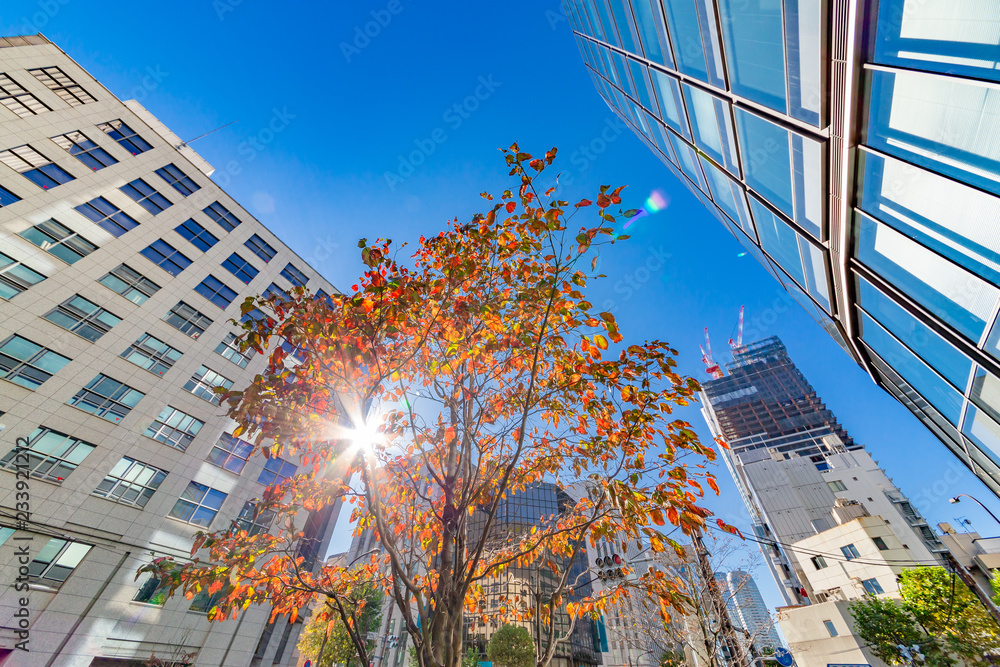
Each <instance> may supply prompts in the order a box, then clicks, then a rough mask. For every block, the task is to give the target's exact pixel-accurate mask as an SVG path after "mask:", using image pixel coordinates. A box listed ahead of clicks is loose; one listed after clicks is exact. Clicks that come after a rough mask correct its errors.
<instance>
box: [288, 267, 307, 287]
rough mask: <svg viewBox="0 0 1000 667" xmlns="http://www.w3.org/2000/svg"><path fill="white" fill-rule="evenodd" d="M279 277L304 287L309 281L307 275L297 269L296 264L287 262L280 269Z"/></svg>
mask: <svg viewBox="0 0 1000 667" xmlns="http://www.w3.org/2000/svg"><path fill="white" fill-rule="evenodd" d="M281 277H282V278H284V279H285V280H287V281H288V282H290V283H291V284H292V285H293V286H295V287H305V286H306V284H307V283H308V282H309V276H307V275H306V274H305V273H303V272H302V271H300V270H299V268H298V267H297V266H295V265H294V264H292V263H291V262H289V263H288V264H286V265H285V268H283V269H282V270H281Z"/></svg>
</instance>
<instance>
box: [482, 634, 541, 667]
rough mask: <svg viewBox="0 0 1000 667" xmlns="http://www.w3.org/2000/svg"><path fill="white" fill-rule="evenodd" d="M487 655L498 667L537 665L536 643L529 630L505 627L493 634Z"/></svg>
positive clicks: (528, 666) (529, 666)
mask: <svg viewBox="0 0 1000 667" xmlns="http://www.w3.org/2000/svg"><path fill="white" fill-rule="evenodd" d="M486 655H487V656H488V657H489V659H490V660H491V661H493V664H494V665H495V666H496V667H531V666H532V665H534V664H535V642H534V641H532V639H531V633H530V632H528V629H527V628H523V627H521V626H517V625H504V626H501V627H500V629H499V630H497V631H496V632H494V633H493V636H492V637H491V638H490V644H489V646H488V647H487V648H486Z"/></svg>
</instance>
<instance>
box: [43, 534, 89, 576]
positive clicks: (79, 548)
mask: <svg viewBox="0 0 1000 667" xmlns="http://www.w3.org/2000/svg"><path fill="white" fill-rule="evenodd" d="M88 551H90V546H89V545H87V544H81V543H79V542H70V541H68V540H60V539H57V538H52V539H51V540H49V541H48V542H47V543H46V544H45V546H44V547H42V550H41V551H39V552H38V555H37V556H35V560H33V561H31V563H30V564H29V565H28V581H29V582H31V583H33V584H40V585H42V586H47V587H49V588H59V587H60V586H62V583H63V582H64V581H66V580H67V579H68V578H69V575H71V574H73V570H75V569H76V566H77V565H79V564H80V562H81V561H82V560H83V559H84V557H85V556H86V555H87V552H88Z"/></svg>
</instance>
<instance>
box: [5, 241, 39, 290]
mask: <svg viewBox="0 0 1000 667" xmlns="http://www.w3.org/2000/svg"><path fill="white" fill-rule="evenodd" d="M43 280H45V276H43V275H42V274H40V273H39V272H38V271H35V270H34V269H31V268H28V267H27V266H25V265H24V264H22V263H21V262H18V261H15V260H14V258H13V257H8V256H7V255H5V254H3V253H2V252H0V297H3V298H4V299H11V298H13V297H14V296H16V295H17V294H20V293H21V292H23V291H24V290H26V289H28V288H29V287H31V286H32V285H37V284H38V283H40V282H42V281H43Z"/></svg>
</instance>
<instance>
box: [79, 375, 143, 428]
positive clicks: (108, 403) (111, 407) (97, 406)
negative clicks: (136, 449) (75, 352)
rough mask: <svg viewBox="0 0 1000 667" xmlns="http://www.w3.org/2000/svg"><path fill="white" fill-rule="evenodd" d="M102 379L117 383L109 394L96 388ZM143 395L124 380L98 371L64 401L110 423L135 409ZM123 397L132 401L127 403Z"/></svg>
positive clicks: (117, 420) (119, 421)
mask: <svg viewBox="0 0 1000 667" xmlns="http://www.w3.org/2000/svg"><path fill="white" fill-rule="evenodd" d="M104 380H106V381H107V382H108V383H114V384H115V385H117V386H116V387H115V388H114V390H113V391H112V392H111V393H110V394H102V393H100V392H99V391H97V390H96V389H97V387H99V386H101V384H102V381H104ZM123 390H124V391H123ZM145 396H146V394H145V393H143V392H141V391H139V390H138V389H135V388H134V387H130V386H129V385H127V384H125V383H124V382H119V381H118V380H116V379H114V378H113V377H110V376H108V375H105V374H104V373H98V374H97V375H95V376H94V379H92V380H91V381H90V382H88V383H87V384H86V385H84V386H83V388H82V389H80V390H79V391H78V392H76V393H75V394H74V395H73V396H72V397H71V398H70V399H69V400H68V401H66V403H67V405H72V406H73V407H75V408H78V409H80V410H83V411H84V412H86V413H88V414H91V415H93V416H95V417H99V418H101V419H103V420H105V421H109V422H111V423H112V424H120V423H121V421H122V420H123V419H124V418H125V417H127V416H128V414H129V413H130V412H132V410H134V409H135V407H136V406H137V405H138V404H139V402H140V401H142V399H143V398H145ZM92 397H98V398H99V399H100V400H99V401H98V400H96V399H94V398H92ZM123 398H128V400H129V401H134V402H133V403H132V404H131V405H129V403H128V402H124V401H122V400H121V399H123ZM81 404H83V405H87V406H88V407H81ZM89 407H93V408H94V409H93V410H90V409H88V408H89ZM116 408H117V410H116ZM109 414H110V415H114V416H117V419H108V417H107V415H109Z"/></svg>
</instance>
